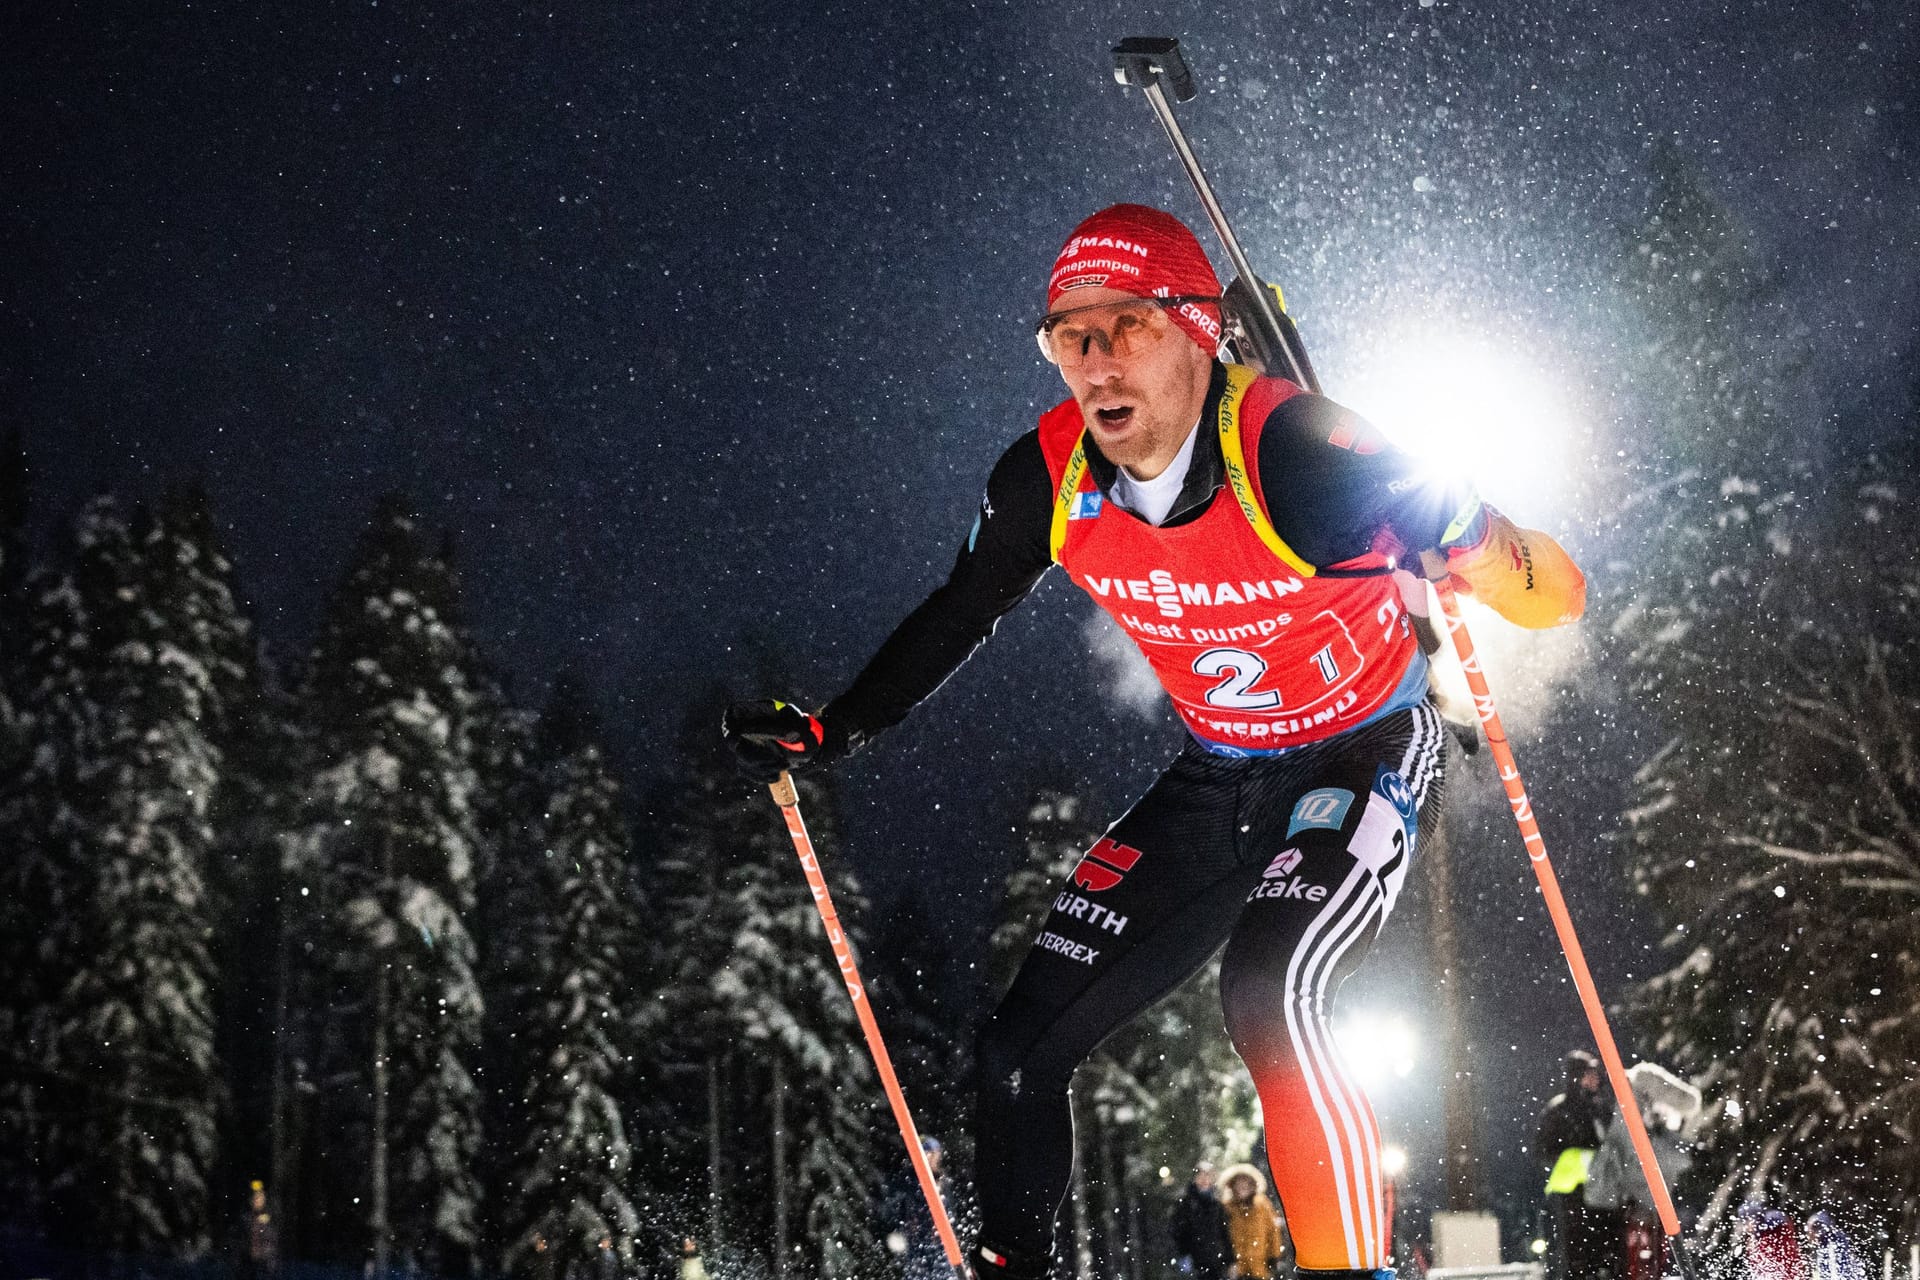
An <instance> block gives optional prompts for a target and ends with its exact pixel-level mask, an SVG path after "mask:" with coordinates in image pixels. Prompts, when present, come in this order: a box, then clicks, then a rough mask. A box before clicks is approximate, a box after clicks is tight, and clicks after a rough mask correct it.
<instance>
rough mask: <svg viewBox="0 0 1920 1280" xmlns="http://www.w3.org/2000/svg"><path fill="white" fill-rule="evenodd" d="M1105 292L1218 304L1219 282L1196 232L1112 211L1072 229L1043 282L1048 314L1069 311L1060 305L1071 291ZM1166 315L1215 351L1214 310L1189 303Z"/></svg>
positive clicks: (1121, 208) (1151, 215) (1144, 211)
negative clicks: (1189, 297) (1197, 297)
mask: <svg viewBox="0 0 1920 1280" xmlns="http://www.w3.org/2000/svg"><path fill="white" fill-rule="evenodd" d="M1102 286H1104V287H1106V288H1108V289H1120V290H1124V291H1125V292H1127V293H1135V294H1139V295H1140V296H1141V297H1143V298H1168V297H1174V296H1177V295H1179V294H1204V295H1206V296H1208V297H1216V298H1217V297H1219V296H1220V277H1219V276H1216V275H1215V274H1213V264H1212V263H1211V262H1208V261H1207V253H1206V250H1204V249H1202V248H1201V247H1200V242H1199V241H1198V240H1196V239H1194V236H1193V232H1191V231H1189V230H1187V226H1186V224H1185V223H1183V222H1181V221H1180V219H1178V218H1176V217H1174V216H1173V215H1172V214H1170V213H1163V212H1161V211H1160V210H1158V209H1152V208H1149V207H1147V206H1146V205H1144V204H1116V205H1109V206H1108V207H1107V208H1105V209H1102V210H1101V211H1100V212H1098V213H1096V214H1094V215H1093V216H1092V217H1091V218H1088V219H1087V220H1086V221H1085V222H1083V223H1081V224H1080V225H1079V226H1077V227H1075V228H1074V229H1073V234H1072V235H1070V236H1068V237H1067V242H1066V244H1064V245H1062V246H1061V247H1060V256H1059V257H1057V258H1055V259H1054V261H1053V274H1052V275H1051V276H1049V277H1048V278H1047V310H1049V311H1057V310H1064V309H1066V308H1067V307H1071V306H1072V305H1073V303H1072V301H1071V300H1069V301H1067V302H1065V303H1062V302H1061V301H1060V299H1061V296H1062V295H1064V294H1068V293H1071V292H1072V291H1073V290H1075V289H1093V288H1099V287H1102ZM1168 314H1169V315H1170V316H1171V318H1172V320H1173V322H1174V323H1175V324H1177V325H1179V326H1180V328H1181V329H1182V330H1183V331H1184V332H1185V333H1186V335H1187V336H1188V337H1189V338H1192V339H1193V340H1194V341H1195V342H1197V343H1199V344H1200V349H1201V350H1203V351H1205V352H1206V353H1207V354H1208V355H1212V354H1213V353H1214V351H1215V350H1217V349H1218V348H1219V346H1220V308H1219V307H1218V306H1216V305H1214V304H1211V303H1208V304H1206V305H1199V304H1194V303H1188V304H1187V305H1185V306H1183V307H1180V308H1179V309H1178V310H1175V311H1170V312H1169V313H1168Z"/></svg>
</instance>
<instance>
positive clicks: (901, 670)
mask: <svg viewBox="0 0 1920 1280" xmlns="http://www.w3.org/2000/svg"><path fill="white" fill-rule="evenodd" d="M1052 521H1053V481H1052V479H1051V478H1050V477H1049V476H1048V474H1047V464H1046V459H1045V458H1044V457H1043V456H1042V454H1041V452H1040V433H1039V432H1038V431H1029V432H1028V433H1027V434H1025V435H1023V436H1021V437H1020V438H1019V439H1018V440H1016V441H1014V442H1013V444H1012V445H1011V446H1010V447H1009V448H1008V449H1007V451H1006V452H1005V453H1003V454H1002V455H1000V461H999V462H997V463H995V464H994V468H993V473H992V475H991V476H989V477H988V479H987V492H986V496H985V497H984V498H982V499H981V502H980V513H979V515H978V516H977V517H976V518H975V520H974V525H973V529H972V531H971V532H970V533H968V535H967V539H966V541H965V542H964V543H962V544H961V547H960V554H959V555H958V557H956V558H955V560H954V562H953V571H952V572H951V573H949V574H948V575H947V580H946V582H945V583H943V584H942V585H941V586H939V587H938V588H936V589H935V590H934V592H933V594H932V595H930V596H928V597H927V598H926V600H925V601H923V602H922V603H921V604H920V606H919V607H918V608H916V609H915V610H914V611H913V612H912V613H910V614H908V615H907V616H906V618H905V620H903V621H902V622H901V623H900V625H899V626H897V627H895V628H894V630H893V634H892V635H890V636H888V637H887V639H886V642H885V643H884V644H882V645H881V646H880V649H879V651H878V652H877V653H875V654H874V655H873V658H872V660H871V661H869V662H868V663H867V665H866V667H865V669H863V670H862V671H861V672H860V674H859V675H858V676H857V677H855V679H854V681H853V683H852V684H851V685H849V686H848V688H847V690H846V692H845V693H842V694H841V695H840V696H839V697H837V698H835V699H834V700H833V701H832V702H831V703H829V704H828V705H827V708H826V710H825V711H823V712H822V713H821V719H822V721H823V722H824V723H825V724H826V725H827V726H828V732H830V733H831V734H833V735H834V736H835V737H836V738H839V739H841V740H842V741H843V742H844V744H845V746H846V749H848V750H857V749H858V748H859V747H860V745H861V744H862V743H863V742H865V741H866V740H867V739H868V738H871V737H872V736H873V735H874V734H876V733H879V732H880V731H882V730H884V729H889V728H891V727H893V726H894V725H896V724H898V723H900V721H901V720H902V719H904V718H905V717H906V714H907V712H909V711H911V710H912V709H913V708H914V707H915V706H917V705H918V704H919V703H920V702H922V701H924V700H925V699H926V698H927V697H928V696H929V695H930V694H932V693H933V691H934V690H935V689H938V688H939V687H940V686H941V685H942V684H943V683H945V681H946V679H947V677H949V676H951V675H952V674H953V673H954V672H955V671H956V670H958V669H959V668H960V665H961V664H962V663H964V662H965V661H966V660H967V659H968V658H969V657H971V656H972V655H973V651H974V650H975V649H978V648H979V647H980V645H981V643H982V642H984V641H985V640H986V638H987V637H988V636H990V635H992V634H993V629H994V627H995V626H996V625H998V623H999V621H1000V619H1001V618H1003V617H1005V616H1006V614H1007V611H1008V610H1010V609H1012V608H1013V607H1014V606H1015V605H1017V604H1019V603H1020V601H1022V600H1024V599H1025V598H1026V596H1027V593H1028V592H1030V591H1032V590H1033V588H1034V585H1035V584H1036V583H1038V582H1039V581H1040V579H1041V577H1042V576H1043V575H1044V574H1045V573H1046V571H1047V570H1048V568H1050V567H1051V566H1052V563H1053V560H1052V555H1051V551H1050V548H1049V545H1048V538H1049V533H1050V530H1051V527H1052Z"/></svg>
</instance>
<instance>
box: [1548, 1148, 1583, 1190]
mask: <svg viewBox="0 0 1920 1280" xmlns="http://www.w3.org/2000/svg"><path fill="white" fill-rule="evenodd" d="M1592 1167H1593V1148H1592V1147H1568V1148H1567V1149H1566V1150H1565V1151H1562V1152H1561V1153H1560V1158H1559V1159H1558V1160H1555V1161H1554V1162H1553V1172H1551V1173H1549V1174H1548V1175H1547V1194H1548V1195H1550V1196H1569V1195H1572V1194H1573V1193H1574V1192H1576V1191H1578V1190H1579V1189H1580V1188H1581V1187H1583V1186H1585V1185H1586V1183H1587V1170H1589V1169H1591V1168H1592Z"/></svg>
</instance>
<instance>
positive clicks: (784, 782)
mask: <svg viewBox="0 0 1920 1280" xmlns="http://www.w3.org/2000/svg"><path fill="white" fill-rule="evenodd" d="M767 790H769V791H771V792H773V802H774V803H775V804H777V805H779V806H780V807H781V808H782V809H791V808H793V807H794V806H795V805H797V804H799V803H800V792H799V791H797V790H796V789H795V788H794V785H793V775H792V774H790V773H788V772H787V771H786V770H785V769H782V770H781V771H780V776H779V777H778V778H775V779H774V780H773V781H772V782H769V783H768V784H767Z"/></svg>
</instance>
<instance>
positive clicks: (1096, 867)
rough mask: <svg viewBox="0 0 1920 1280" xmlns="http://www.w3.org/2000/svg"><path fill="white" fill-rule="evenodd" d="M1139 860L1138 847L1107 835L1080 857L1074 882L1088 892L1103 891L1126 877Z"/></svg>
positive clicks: (1074, 872) (1074, 873)
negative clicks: (1130, 846)
mask: <svg viewBox="0 0 1920 1280" xmlns="http://www.w3.org/2000/svg"><path fill="white" fill-rule="evenodd" d="M1138 861H1140V851H1139V850H1138V849H1134V848H1129V847H1128V846H1127V845H1124V844H1121V843H1119V842H1118V841H1116V840H1115V839H1114V838H1113V837H1112V836H1107V837H1105V838H1104V839H1102V840H1101V841H1100V843H1099V844H1096V845H1095V846H1093V848H1091V849H1089V850H1087V856H1086V857H1084V858H1082V859H1080V865H1079V866H1077V867H1075V868H1074V869H1073V882H1074V883H1075V884H1077V885H1079V886H1080V887H1081V888H1082V889H1085V890H1086V891H1087V892H1088V893H1103V892H1105V891H1106V890H1108V889H1111V888H1113V886H1115V885H1117V884H1119V883H1120V882H1121V881H1122V880H1124V879H1126V876H1127V872H1129V871H1131V870H1133V864H1134V863H1136V862H1138Z"/></svg>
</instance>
